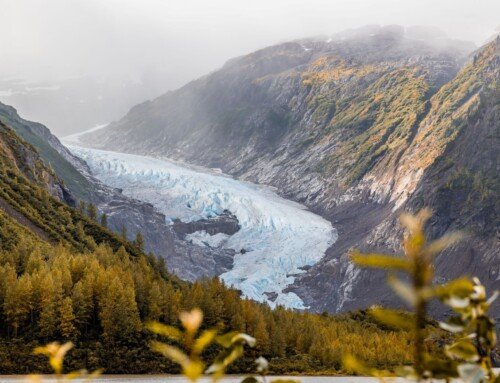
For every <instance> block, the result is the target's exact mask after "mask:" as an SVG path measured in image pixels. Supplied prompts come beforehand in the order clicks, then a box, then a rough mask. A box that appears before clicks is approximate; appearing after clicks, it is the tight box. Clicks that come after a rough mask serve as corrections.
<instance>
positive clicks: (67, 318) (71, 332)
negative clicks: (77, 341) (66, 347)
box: [59, 297, 77, 340]
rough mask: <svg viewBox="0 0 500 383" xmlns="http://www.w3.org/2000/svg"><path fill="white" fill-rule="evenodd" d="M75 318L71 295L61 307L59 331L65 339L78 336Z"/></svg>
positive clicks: (64, 300)
mask: <svg viewBox="0 0 500 383" xmlns="http://www.w3.org/2000/svg"><path fill="white" fill-rule="evenodd" d="M75 319H76V318H75V314H74V313H73V302H72V300H71V298H70V297H66V298H64V299H63V301H62V302H61V306H60V307H59V332H60V333H61V335H62V337H63V338H64V339H67V340H68V339H74V338H75V337H76V335H77V331H76V327H75Z"/></svg>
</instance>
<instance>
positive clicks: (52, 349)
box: [28, 342, 102, 382]
mask: <svg viewBox="0 0 500 383" xmlns="http://www.w3.org/2000/svg"><path fill="white" fill-rule="evenodd" d="M73 346H74V345H73V343H72V342H67V343H64V344H60V343H59V342H52V343H49V344H47V345H45V346H41V347H37V348H35V350H34V353H35V354H40V355H45V356H46V357H47V358H48V359H49V364H50V367H51V368H52V370H53V371H54V374H55V375H56V379H57V381H59V382H67V381H71V380H73V379H76V378H79V379H82V378H83V379H85V381H90V380H92V379H94V378H96V377H97V376H99V375H101V372H102V371H101V370H98V371H95V372H93V373H90V374H89V373H88V372H87V370H79V371H73V372H70V373H67V374H63V363H64V357H65V356H66V354H67V353H68V351H69V350H71V349H72V348H73ZM28 381H30V382H41V381H42V378H41V376H40V375H30V376H29V377H28Z"/></svg>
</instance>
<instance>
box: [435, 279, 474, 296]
mask: <svg viewBox="0 0 500 383" xmlns="http://www.w3.org/2000/svg"><path fill="white" fill-rule="evenodd" d="M473 291H474V284H473V283H472V281H471V280H470V279H468V278H465V277H464V278H458V279H454V280H452V281H450V282H448V283H445V284H443V285H439V286H435V287H434V288H432V289H430V290H429V294H428V296H429V297H431V296H433V297H438V298H440V299H443V298H447V297H451V296H456V297H462V298H465V297H467V296H469V295H470V294H471V293H472V292H473Z"/></svg>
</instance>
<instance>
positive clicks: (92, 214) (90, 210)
mask: <svg viewBox="0 0 500 383" xmlns="http://www.w3.org/2000/svg"><path fill="white" fill-rule="evenodd" d="M87 215H88V217H89V218H90V219H91V220H93V221H95V220H97V209H96V207H95V205H94V204H93V203H89V204H88V205H87Z"/></svg>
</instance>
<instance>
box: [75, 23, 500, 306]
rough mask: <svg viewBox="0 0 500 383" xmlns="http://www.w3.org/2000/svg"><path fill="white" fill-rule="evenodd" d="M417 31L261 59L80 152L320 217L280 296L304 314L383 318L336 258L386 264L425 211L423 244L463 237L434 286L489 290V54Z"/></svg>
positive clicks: (494, 282) (140, 114)
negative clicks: (284, 202)
mask: <svg viewBox="0 0 500 383" xmlns="http://www.w3.org/2000/svg"><path fill="white" fill-rule="evenodd" d="M410 32H411V33H410ZM424 32H425V31H424ZM422 33H423V31H422V30H412V31H408V33H406V34H405V32H404V31H403V30H402V29H401V28H398V27H386V28H380V27H367V28H364V29H361V30H356V31H349V32H346V33H343V34H340V35H337V36H333V37H332V38H331V39H329V40H326V41H320V40H302V41H296V42H291V43H285V44H280V45H277V46H273V47H269V48H266V49H263V50H260V51H257V52H254V53H252V54H249V55H246V56H243V57H239V58H236V59H233V60H231V61H229V62H228V63H226V64H225V65H224V67H223V68H221V69H220V70H218V71H216V72H214V73H212V74H210V75H207V76H205V77H203V78H200V79H199V80H196V81H193V82H191V83H189V84H187V85H186V86H184V87H183V88H181V89H179V90H177V91H175V92H169V93H167V94H165V95H163V96H161V97H159V98H157V99H155V100H153V101H148V102H145V103H143V104H140V105H137V106H136V107H134V108H132V109H131V110H130V112H129V113H128V114H127V115H126V116H125V117H124V118H123V119H122V120H120V121H118V122H116V123H113V124H111V125H110V126H109V127H107V128H106V129H103V130H101V131H98V132H95V133H93V134H92V135H87V136H84V137H83V138H82V139H83V140H84V141H86V142H87V143H88V144H90V145H91V146H93V147H98V148H105V149H110V150H116V151H123V152H129V153H138V154H148V155H151V154H154V155H157V156H168V157H171V158H179V159H182V160H185V161H188V162H191V163H195V164H203V165H205V166H211V167H216V168H221V169H222V170H223V171H224V172H226V173H230V174H232V175H235V176H237V177H239V178H241V179H246V180H250V181H254V182H259V183H263V184H268V185H272V186H275V187H277V188H278V190H279V192H280V193H281V194H282V195H283V196H285V197H287V198H291V199H294V200H296V201H299V202H301V203H305V204H306V205H307V206H309V207H310V208H311V209H312V210H313V211H315V212H317V213H320V214H321V215H323V216H324V217H326V218H328V219H330V220H331V222H332V223H333V225H334V227H336V228H337V229H338V231H339V238H338V241H337V242H336V243H335V245H334V246H333V247H332V248H331V249H329V251H328V252H327V255H326V256H325V258H324V259H323V260H322V261H321V262H319V263H318V264H317V265H315V266H313V267H312V268H310V269H309V270H308V271H307V272H306V273H305V274H302V275H301V276H300V277H299V278H297V280H296V283H295V284H294V286H292V287H291V290H292V291H294V292H296V293H297V294H298V295H299V296H300V297H301V298H302V299H303V300H304V301H305V302H306V303H307V304H308V305H309V306H310V307H311V308H312V309H314V310H317V311H323V310H328V311H332V312H336V311H344V310H350V309H354V308H357V307H363V306H366V305H368V304H373V303H389V304H395V303H396V302H395V301H394V298H393V297H392V294H389V292H388V291H387V289H386V288H385V283H384V279H383V276H382V274H380V273H377V272H373V271H361V270H359V269H356V268H354V266H353V265H352V264H350V263H349V262H348V259H347V251H348V250H349V249H350V248H351V247H356V248H360V249H362V250H377V251H383V252H389V253H397V252H400V250H401V249H400V245H399V239H400V238H401V234H402V232H401V228H400V227H399V226H398V224H397V217H398V214H399V212H400V211H402V210H411V211H415V210H417V209H419V208H421V207H422V206H430V207H431V208H433V209H434V211H435V215H434V218H433V220H432V222H431V223H430V224H429V227H428V234H429V235H430V237H437V236H439V235H442V234H443V233H445V232H446V231H449V230H455V229H467V230H468V231H469V235H470V237H469V239H468V240H467V241H464V242H463V243H462V244H461V245H458V246H456V247H454V248H453V249H450V250H449V251H447V252H445V253H443V254H442V255H441V256H440V257H439V258H438V260H437V278H438V279H439V280H446V279H449V278H452V277H454V276H456V275H459V274H462V273H468V274H474V275H478V276H479V277H480V278H481V279H482V281H483V282H484V283H485V284H486V285H487V286H488V287H489V288H493V287H495V286H497V287H498V281H499V277H498V273H499V263H500V262H499V259H500V255H499V250H498V238H497V233H498V200H499V198H498V197H499V190H498V121H499V117H500V115H499V106H498V99H499V97H498V96H499V95H498V89H499V83H498V80H499V79H498V72H499V58H498V50H499V44H500V42H499V40H498V39H496V40H495V41H493V42H491V43H490V44H488V45H487V46H485V47H483V48H482V49H480V50H479V51H477V52H476V53H475V54H474V55H473V56H468V55H469V53H470V52H471V51H472V48H471V47H470V45H467V44H465V43H458V42H456V41H455V42H451V41H448V40H446V39H445V38H442V36H439V37H437V38H429V35H428V34H425V33H424V35H425V36H426V37H425V40H424V39H422V40H419V38H421V36H422ZM431 35H432V34H431ZM498 312H499V311H498V310H497V313H498Z"/></svg>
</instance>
